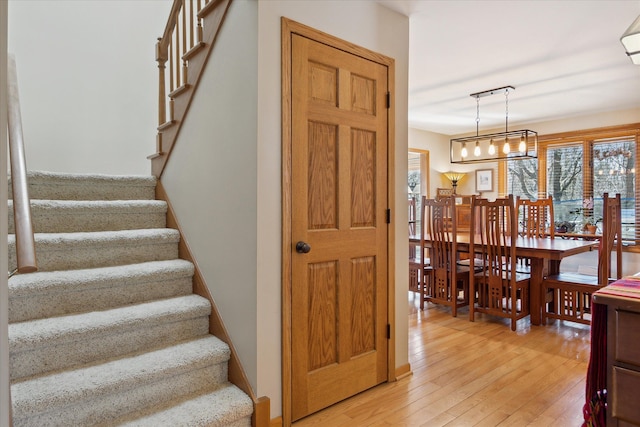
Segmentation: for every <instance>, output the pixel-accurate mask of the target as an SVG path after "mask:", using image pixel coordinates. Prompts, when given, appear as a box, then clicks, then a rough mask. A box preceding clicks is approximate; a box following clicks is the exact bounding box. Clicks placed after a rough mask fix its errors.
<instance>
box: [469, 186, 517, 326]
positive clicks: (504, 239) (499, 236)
mask: <svg viewBox="0 0 640 427" xmlns="http://www.w3.org/2000/svg"><path fill="white" fill-rule="evenodd" d="M471 209H472V210H473V213H472V215H471V222H472V226H471V229H472V230H477V233H471V234H470V239H469V243H470V244H469V251H470V252H472V253H475V254H476V256H478V255H479V258H480V259H481V260H482V263H483V268H482V270H481V271H480V272H479V273H476V274H474V275H472V276H471V280H470V286H469V288H470V293H471V295H474V296H475V299H476V301H475V303H474V304H471V305H470V306H469V320H471V321H474V319H475V313H486V314H489V315H492V316H500V317H504V318H508V319H511V330H512V331H515V330H516V322H517V321H518V320H519V319H522V318H524V317H526V316H528V315H529V276H528V275H526V274H521V273H517V272H516V238H517V237H518V235H517V233H516V232H514V233H512V232H511V231H512V230H517V214H516V212H515V203H514V199H513V195H509V196H508V197H506V198H501V199H500V198H499V199H496V200H495V201H489V200H487V199H480V198H474V200H473V201H472V205H471ZM476 218H482V224H480V226H479V227H478V228H477V229H476V228H475V222H476V221H477V219H476Z"/></svg>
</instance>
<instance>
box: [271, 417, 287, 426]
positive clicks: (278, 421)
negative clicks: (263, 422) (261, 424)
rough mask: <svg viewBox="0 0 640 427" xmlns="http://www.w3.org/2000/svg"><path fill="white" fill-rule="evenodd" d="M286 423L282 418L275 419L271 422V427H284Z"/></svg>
mask: <svg viewBox="0 0 640 427" xmlns="http://www.w3.org/2000/svg"><path fill="white" fill-rule="evenodd" d="M283 425H284V422H283V421H282V417H275V418H274V419H272V420H271V424H270V427H282V426H283Z"/></svg>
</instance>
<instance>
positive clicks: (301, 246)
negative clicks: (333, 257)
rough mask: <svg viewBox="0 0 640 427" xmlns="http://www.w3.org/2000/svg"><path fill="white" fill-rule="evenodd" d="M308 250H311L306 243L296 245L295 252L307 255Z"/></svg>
mask: <svg viewBox="0 0 640 427" xmlns="http://www.w3.org/2000/svg"><path fill="white" fill-rule="evenodd" d="M310 250H311V246H309V244H308V243H305V242H298V243H296V252H298V253H299V254H307V253H309V251H310Z"/></svg>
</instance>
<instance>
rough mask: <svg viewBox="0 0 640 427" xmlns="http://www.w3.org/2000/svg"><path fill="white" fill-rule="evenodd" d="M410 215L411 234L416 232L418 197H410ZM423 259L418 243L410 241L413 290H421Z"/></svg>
mask: <svg viewBox="0 0 640 427" xmlns="http://www.w3.org/2000/svg"><path fill="white" fill-rule="evenodd" d="M408 207H409V211H408V216H409V236H414V235H415V234H416V219H417V213H416V199H415V198H414V197H410V198H409V199H408ZM422 266H423V264H422V261H421V259H420V255H418V253H417V251H416V244H415V243H411V242H410V243H409V290H410V291H412V292H420V281H421V280H422V269H423V268H422Z"/></svg>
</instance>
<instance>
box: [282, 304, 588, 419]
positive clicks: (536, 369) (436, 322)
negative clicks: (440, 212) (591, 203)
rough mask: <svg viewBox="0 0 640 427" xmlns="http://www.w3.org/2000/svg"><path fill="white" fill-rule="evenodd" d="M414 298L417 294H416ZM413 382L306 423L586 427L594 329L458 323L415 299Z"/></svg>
mask: <svg viewBox="0 0 640 427" xmlns="http://www.w3.org/2000/svg"><path fill="white" fill-rule="evenodd" d="M410 294H411V293H410ZM409 310H410V314H409V362H410V363H411V370H412V375H410V376H408V377H405V378H403V379H401V380H399V381H397V382H393V383H386V384H382V385H380V386H378V387H375V388H373V389H371V390H368V391H365V392H363V393H361V394H359V395H357V396H355V397H352V398H350V399H347V400H345V401H343V402H340V403H338V404H335V405H333V406H331V407H329V408H327V409H325V410H323V411H321V412H318V413H316V414H314V415H311V416H309V417H307V418H304V419H302V420H300V421H298V422H296V423H294V426H295V427H306V426H331V427H338V426H349V427H356V426H358V427H359V426H397V427H402V426H407V427H413V426H429V427H431V426H498V425H499V426H518V427H521V426H544V427H547V426H561V427H565V426H576V427H577V426H580V425H581V424H582V405H583V401H584V388H585V376H586V371H587V364H588V362H589V352H590V347H589V341H590V329H589V327H588V326H586V325H580V324H577V323H571V322H561V321H553V322H549V324H548V325H546V326H533V327H532V326H531V325H530V324H529V320H528V319H529V318H528V317H527V318H526V319H523V320H520V321H518V330H517V331H516V332H512V331H511V330H510V329H509V324H508V321H506V320H502V319H499V318H496V317H490V316H486V315H476V321H475V322H473V323H472V322H469V320H468V319H469V318H468V313H469V311H468V309H466V308H464V309H462V310H461V311H460V312H459V313H458V317H457V318H453V317H451V314H450V310H449V309H448V308H444V307H441V306H436V305H433V304H428V305H427V306H426V307H425V310H424V311H420V310H419V309H418V298H413V297H412V296H410V297H409Z"/></svg>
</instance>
